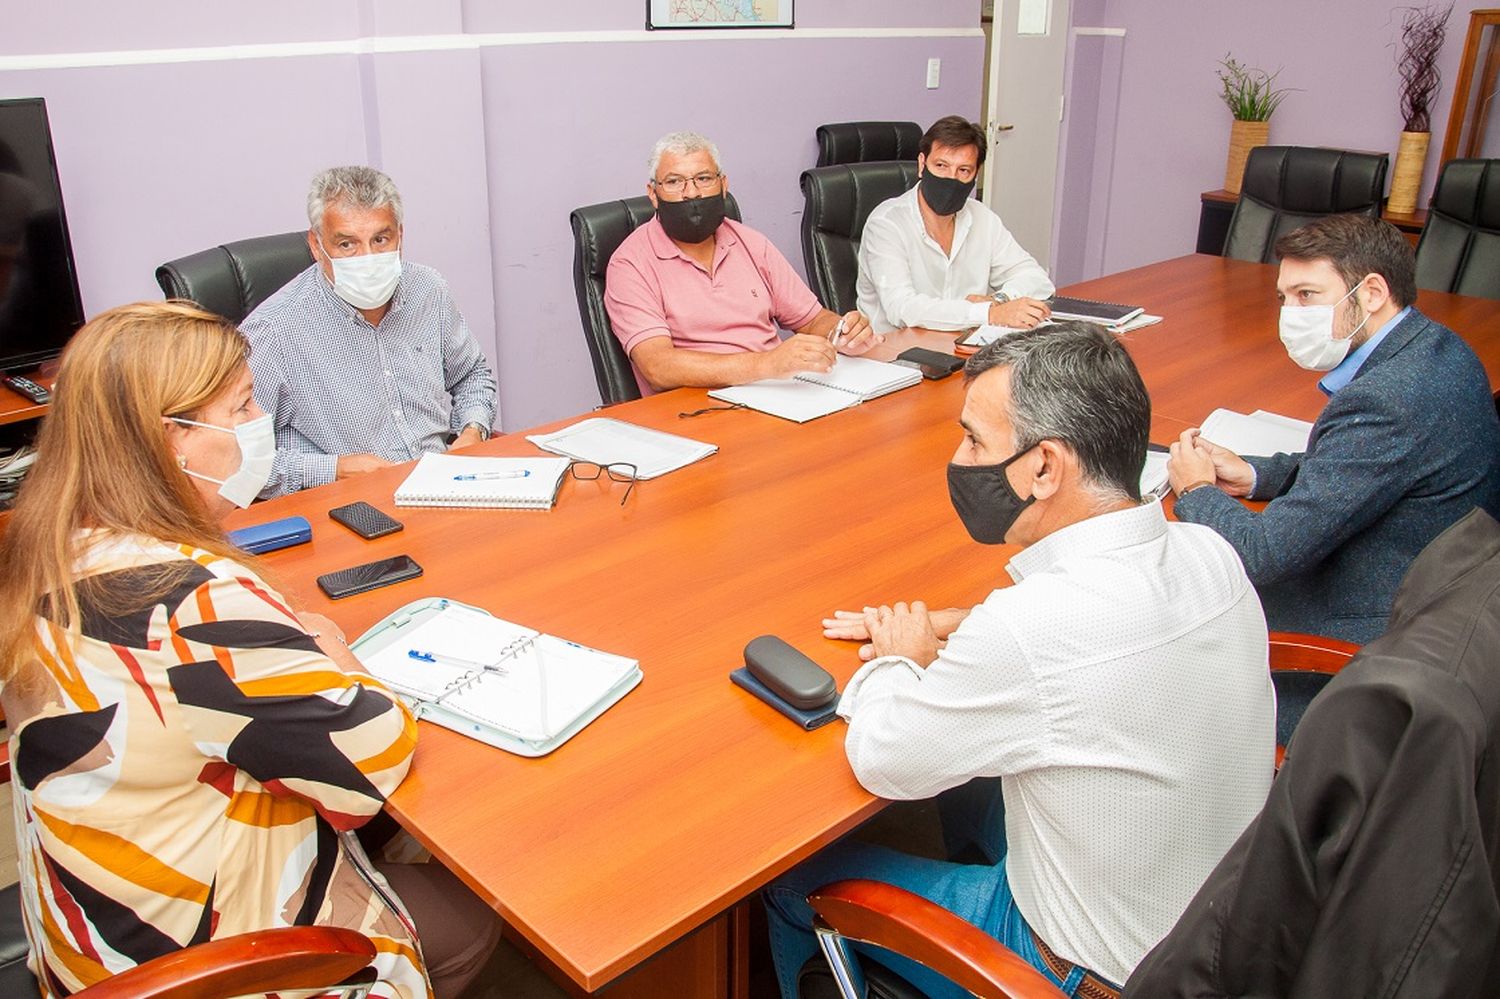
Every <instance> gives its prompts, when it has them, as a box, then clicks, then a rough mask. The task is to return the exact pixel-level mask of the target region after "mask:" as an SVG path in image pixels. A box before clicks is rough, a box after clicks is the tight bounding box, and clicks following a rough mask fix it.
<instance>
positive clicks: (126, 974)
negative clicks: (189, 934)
mask: <svg viewBox="0 0 1500 999" xmlns="http://www.w3.org/2000/svg"><path fill="white" fill-rule="evenodd" d="M374 959H375V945H374V944H373V943H371V942H370V938H369V937H367V936H365V935H364V934H363V933H357V932H355V931H354V930H346V929H340V928H337V927H332V926H283V927H278V928H276V929H270V930H257V931H255V932H253V933H241V934H239V935H238V936H233V937H225V938H224V939H222V940H211V941H209V942H208V943H202V944H197V945H195V946H192V947H187V948H184V949H183V950H179V951H175V952H174V953H171V954H163V955H162V956H161V957H158V958H156V959H154V960H151V961H147V962H146V963H145V964H141V965H137V966H136V967H134V968H131V969H130V970H129V971H123V972H121V973H120V974H118V975H116V976H114V977H113V978H110V979H107V980H105V981H102V982H100V983H98V984H97V985H92V986H90V987H89V988H86V989H84V990H83V991H81V992H77V993H74V994H75V995H76V996H78V997H80V999H215V997H219V996H229V995H236V996H237V995H249V994H253V993H259V992H284V991H291V990H294V989H323V988H332V987H334V986H336V985H338V984H339V983H341V982H343V981H344V980H345V979H347V978H348V977H349V976H351V975H353V974H354V973H355V972H357V971H359V970H360V969H362V968H365V967H367V966H368V965H369V964H370V962H371V961H373V960H374Z"/></svg>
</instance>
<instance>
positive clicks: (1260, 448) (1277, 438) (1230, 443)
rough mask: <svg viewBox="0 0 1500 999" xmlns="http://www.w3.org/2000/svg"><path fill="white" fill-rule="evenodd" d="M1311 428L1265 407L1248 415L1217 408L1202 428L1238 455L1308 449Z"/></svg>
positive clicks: (1204, 433)
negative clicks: (1271, 411)
mask: <svg viewBox="0 0 1500 999" xmlns="http://www.w3.org/2000/svg"><path fill="white" fill-rule="evenodd" d="M1312 427H1313V425H1312V424H1311V423H1308V422H1307V421H1306V420H1294V419H1292V418H1291V417H1290V416H1281V415H1280V414H1277V413H1268V412H1266V411H1265V410H1263V409H1257V410H1256V411H1255V412H1253V413H1251V414H1250V415H1248V416H1246V415H1245V414H1244V413H1236V412H1234V411H1233V410H1229V409H1216V410H1214V411H1213V412H1212V413H1210V414H1209V416H1208V419H1206V420H1204V421H1203V425H1202V426H1201V427H1199V429H1200V430H1201V431H1202V432H1203V436H1204V437H1206V438H1207V439H1208V440H1211V441H1213V442H1214V443H1215V444H1217V445H1219V446H1220V447H1222V448H1228V449H1229V450H1231V451H1233V452H1234V453H1235V454H1238V455H1247V454H1248V455H1258V456H1265V455H1272V454H1280V453H1283V452H1284V453H1286V454H1300V453H1302V452H1303V451H1306V450H1307V438H1308V436H1309V435H1310V434H1311V433H1312Z"/></svg>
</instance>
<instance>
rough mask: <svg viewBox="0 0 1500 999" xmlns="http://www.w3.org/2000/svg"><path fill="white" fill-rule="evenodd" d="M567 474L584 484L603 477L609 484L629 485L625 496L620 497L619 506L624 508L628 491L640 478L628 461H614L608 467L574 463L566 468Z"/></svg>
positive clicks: (592, 463) (636, 470)
mask: <svg viewBox="0 0 1500 999" xmlns="http://www.w3.org/2000/svg"><path fill="white" fill-rule="evenodd" d="M568 472H569V473H570V474H571V475H572V476H573V478H575V479H582V480H584V481H586V482H592V481H593V480H594V479H597V478H599V476H601V475H603V476H606V477H608V478H609V480H610V481H611V482H628V483H630V484H629V485H628V486H626V487H625V495H624V496H621V497H620V505H621V506H624V505H625V501H626V500H628V499H630V491H631V490H632V489H634V488H635V483H636V480H637V479H638V478H639V476H640V470H639V469H637V468H636V467H635V466H634V465H632V464H631V463H630V462H628V461H616V462H611V463H610V464H608V465H599V464H595V463H594V462H592V461H575V462H573V463H572V464H570V465H569V466H568Z"/></svg>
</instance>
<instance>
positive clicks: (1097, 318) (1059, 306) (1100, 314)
mask: <svg viewBox="0 0 1500 999" xmlns="http://www.w3.org/2000/svg"><path fill="white" fill-rule="evenodd" d="M1047 304H1048V305H1049V306H1050V307H1051V308H1052V318H1053V319H1082V320H1085V321H1087V322H1091V323H1099V324H1100V325H1102V326H1121V325H1123V324H1125V323H1128V322H1130V320H1132V319H1134V318H1135V317H1136V316H1138V315H1140V314H1141V313H1142V312H1145V311H1146V310H1145V309H1143V308H1141V307H1140V306H1139V305H1120V304H1118V303H1115V302H1095V301H1094V300H1093V299H1089V298H1069V297H1067V296H1066V295H1053V296H1052V297H1051V298H1050V299H1048V300H1047Z"/></svg>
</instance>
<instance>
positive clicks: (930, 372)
mask: <svg viewBox="0 0 1500 999" xmlns="http://www.w3.org/2000/svg"><path fill="white" fill-rule="evenodd" d="M896 363H897V364H900V365H902V366H903V367H907V368H916V369H917V370H918V371H920V372H922V377H923V378H930V379H931V380H933V381H937V380H938V379H939V378H947V377H948V376H949V375H951V374H953V372H955V371H957V370H958V369H959V368H961V367H963V366H964V359H963V358H962V357H954V356H953V355H952V354H944V353H941V352H939V351H936V350H928V349H927V348H926V347H908V348H907V349H906V350H903V351H902V352H901V353H899V354H897V355H896Z"/></svg>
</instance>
